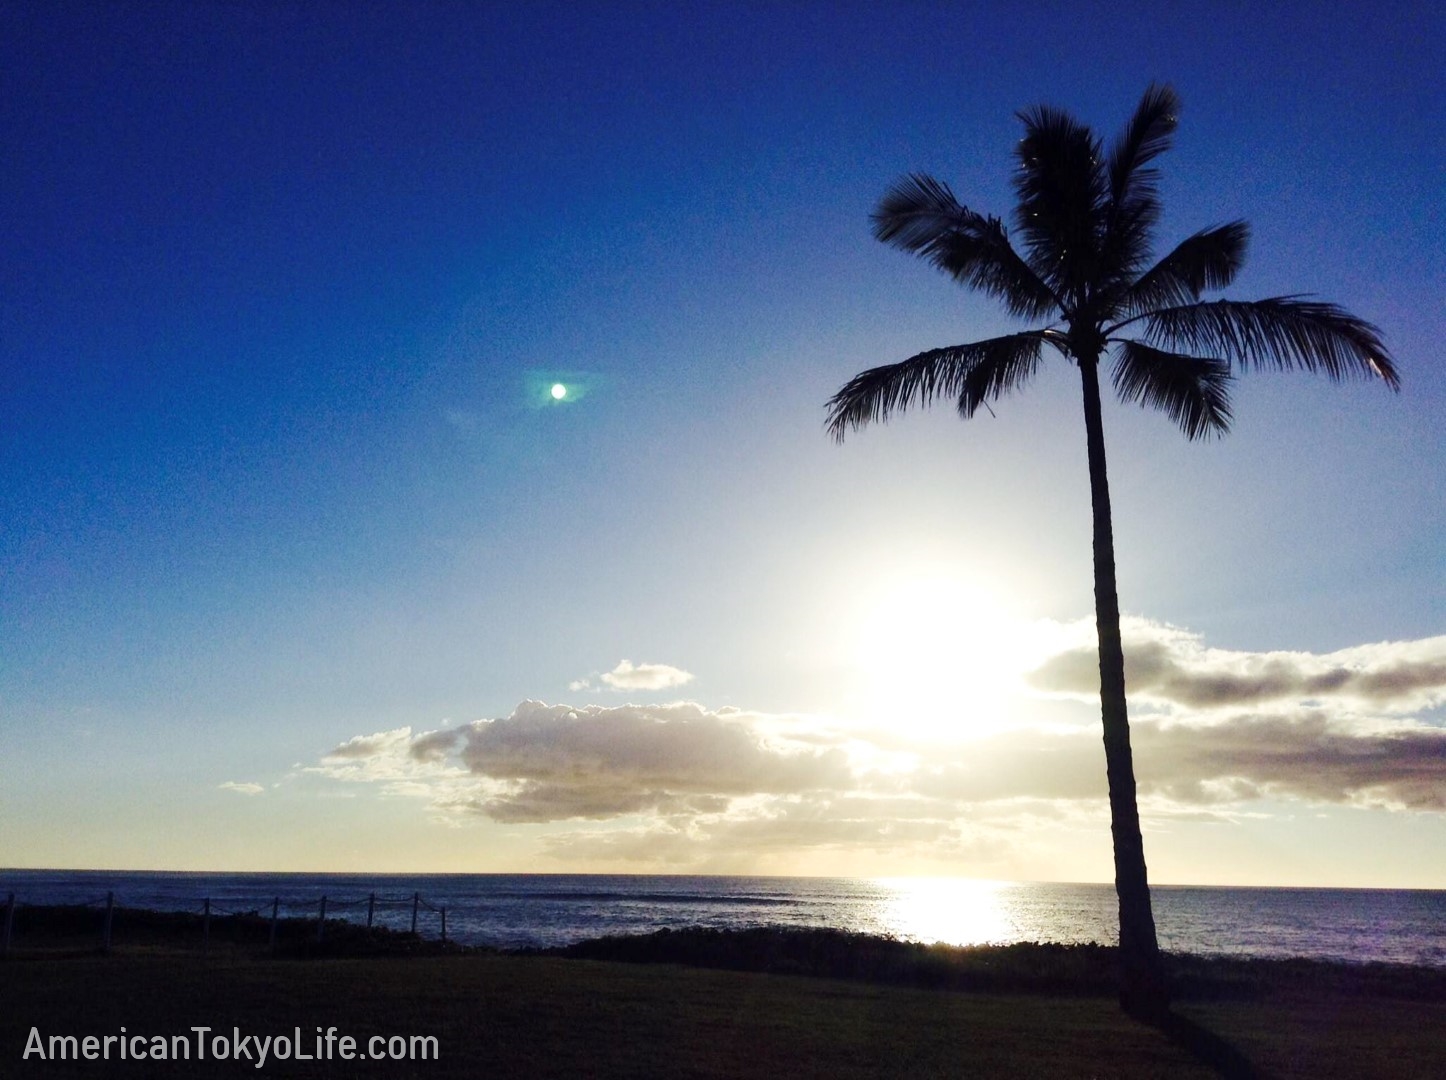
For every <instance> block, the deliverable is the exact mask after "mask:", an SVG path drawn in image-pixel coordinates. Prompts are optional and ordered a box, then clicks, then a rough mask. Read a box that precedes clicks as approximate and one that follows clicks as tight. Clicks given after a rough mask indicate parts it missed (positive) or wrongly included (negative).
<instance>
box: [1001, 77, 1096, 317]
mask: <svg viewBox="0 0 1446 1080" xmlns="http://www.w3.org/2000/svg"><path fill="white" fill-rule="evenodd" d="M1019 118H1020V119H1021V120H1023V121H1024V127H1025V134H1024V138H1023V139H1021V140H1020V142H1019V145H1018V147H1017V148H1016V149H1015V156H1016V157H1017V158H1018V159H1019V168H1018V169H1016V170H1015V175H1014V190H1015V194H1016V195H1017V196H1018V205H1017V206H1016V207H1015V211H1014V215H1015V221H1014V223H1015V231H1016V232H1017V233H1019V234H1020V235H1021V236H1023V237H1024V242H1025V251H1026V256H1025V259H1026V261H1027V262H1028V263H1029V265H1030V268H1031V269H1032V270H1033V271H1034V272H1035V274H1036V275H1038V276H1039V278H1040V279H1041V280H1042V281H1044V282H1045V283H1046V284H1047V285H1049V286H1050V288H1052V289H1053V290H1054V292H1055V293H1056V295H1058V296H1060V297H1061V298H1064V299H1066V301H1067V302H1069V303H1073V302H1075V301H1077V300H1078V299H1080V298H1081V297H1083V295H1084V293H1085V290H1086V289H1087V287H1088V286H1089V284H1090V283H1091V282H1092V281H1093V280H1094V277H1095V270H1096V266H1097V264H1098V257H1099V237H1100V232H1101V229H1100V214H1101V208H1102V207H1103V205H1104V202H1105V179H1104V170H1103V169H1102V167H1101V163H1100V154H1101V150H1100V144H1099V140H1097V139H1096V138H1095V137H1094V135H1093V133H1091V131H1090V129H1089V128H1087V127H1085V126H1084V125H1083V124H1081V123H1079V122H1078V121H1077V120H1075V119H1074V118H1073V117H1071V116H1070V115H1069V114H1068V113H1065V112H1061V111H1060V110H1058V109H1053V108H1050V107H1048V106H1044V105H1041V106H1037V107H1036V108H1033V109H1030V110H1027V111H1026V112H1022V113H1020V114H1019Z"/></svg>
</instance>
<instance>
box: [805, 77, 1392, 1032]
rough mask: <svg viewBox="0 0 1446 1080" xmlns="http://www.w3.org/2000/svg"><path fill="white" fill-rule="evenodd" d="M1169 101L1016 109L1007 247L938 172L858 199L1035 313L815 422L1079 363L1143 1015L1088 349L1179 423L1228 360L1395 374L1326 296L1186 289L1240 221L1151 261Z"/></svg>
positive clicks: (1119, 654)
mask: <svg viewBox="0 0 1446 1080" xmlns="http://www.w3.org/2000/svg"><path fill="white" fill-rule="evenodd" d="M1178 111H1179V102H1178V100H1177V98H1176V96H1175V93H1174V91H1173V90H1171V89H1170V88H1169V87H1168V86H1155V85H1152V86H1151V87H1150V88H1149V89H1148V90H1147V91H1146V92H1145V96H1144V97H1143V99H1141V101H1140V104H1139V106H1138V108H1136V110H1135V114H1134V116H1133V117H1132V118H1131V119H1130V122H1129V124H1128V125H1127V126H1126V128H1125V129H1124V131H1123V132H1122V133H1121V134H1120V135H1119V136H1118V137H1117V138H1116V139H1115V141H1114V143H1113V144H1112V145H1111V146H1110V148H1109V152H1108V153H1105V152H1104V148H1103V146H1102V144H1101V142H1100V140H1099V139H1098V138H1096V136H1095V135H1094V133H1093V132H1091V131H1090V129H1089V128H1087V127H1085V126H1084V125H1082V124H1080V123H1079V122H1078V121H1076V120H1075V119H1074V118H1073V117H1071V116H1069V115H1068V114H1067V113H1065V112H1062V111H1060V110H1058V109H1054V108H1050V107H1046V106H1040V107H1036V108H1033V109H1030V110H1027V111H1025V112H1022V113H1020V114H1019V118H1020V120H1021V121H1022V122H1023V123H1024V129H1025V134H1024V138H1023V139H1022V140H1021V141H1020V143H1019V145H1018V147H1017V148H1016V150H1015V156H1016V158H1017V159H1018V168H1017V171H1016V173H1015V177H1014V189H1015V193H1016V195H1017V197H1018V203H1017V205H1016V206H1015V208H1014V218H1013V224H1014V232H1015V235H1016V236H1018V237H1020V238H1022V240H1023V247H1022V250H1016V249H1015V247H1014V246H1013V245H1012V244H1011V243H1010V234H1009V231H1008V230H1007V229H1006V228H1005V226H1004V224H1003V223H1002V222H1001V221H1000V219H999V218H995V217H986V216H984V215H983V214H980V213H977V212H976V211H974V210H971V209H969V208H968V207H966V206H964V205H962V204H961V203H959V202H958V201H957V200H956V199H955V197H954V193H953V192H952V191H950V189H949V187H948V186H947V185H946V184H943V183H941V182H940V181H938V180H935V179H934V178H932V177H930V176H925V175H919V174H915V175H911V176H908V177H905V178H904V179H902V180H900V181H899V182H898V183H896V184H895V185H894V186H893V187H892V188H891V189H890V190H889V191H888V192H887V193H886V194H885V196H884V198H883V200H882V201H881V202H880V203H879V207H878V209H877V210H876V211H875V213H874V215H873V226H874V235H875V236H876V237H877V238H878V239H879V240H882V241H883V242H885V243H887V244H891V245H893V246H894V247H897V248H901V249H902V250H904V251H909V252H913V253H915V254H917V255H920V256H922V257H923V258H925V259H927V260H928V261H929V262H931V263H933V264H934V265H935V266H937V267H938V268H939V269H941V270H943V271H944V272H945V273H947V274H949V275H950V276H952V277H953V278H954V279H955V280H956V281H958V282H960V283H961V284H963V285H965V286H968V287H969V288H972V289H977V290H979V291H981V292H984V293H986V294H988V295H990V296H992V297H994V298H995V299H997V300H999V301H1000V302H1002V303H1003V305H1004V307H1005V308H1006V310H1008V312H1009V313H1010V314H1011V315H1013V316H1015V317H1017V318H1022V319H1029V320H1032V321H1036V322H1045V323H1046V325H1044V326H1042V327H1041V328H1039V329H1032V330H1024V331H1021V332H1020V333H1015V334H1007V335H1005V336H1003V337H996V338H990V339H988V340H985V341H976V342H973V343H972V344H968V345H952V346H948V347H946V348H942V349H931V350H929V351H928V352H922V353H920V354H919V355H917V356H914V357H911V358H909V359H908V360H904V361H902V362H901V363H897V364H889V365H886V366H883V367H876V368H872V369H870V370H868V371H865V372H863V373H861V374H859V375H857V376H855V377H854V378H853V379H852V380H851V381H850V382H849V383H848V384H847V385H846V386H844V388H843V389H842V390H840V391H839V392H838V393H837V394H835V395H834V396H833V397H832V398H831V399H830V400H829V403H828V430H829V432H830V433H831V434H832V435H833V436H834V437H835V438H836V439H838V440H840V441H842V440H843V438H844V435H845V434H846V433H847V432H849V431H852V430H856V429H858V428H861V427H863V426H864V425H865V424H867V423H869V422H872V421H880V422H881V421H884V420H887V419H888V418H889V417H890V416H892V415H893V414H894V413H895V412H896V411H899V410H902V409H904V408H905V407H907V406H909V405H912V404H918V405H928V404H930V403H931V402H933V401H934V400H935V399H936V398H939V397H948V398H953V399H955V400H956V402H957V404H958V409H959V413H960V415H961V416H963V417H964V418H966V419H967V418H968V417H971V416H973V415H974V413H975V411H976V410H977V409H978V408H979V406H980V405H984V406H985V407H986V408H988V403H989V402H991V401H994V400H996V399H997V398H999V397H1000V396H1001V395H1003V394H1005V393H1006V392H1008V391H1011V390H1014V389H1016V388H1018V387H1021V386H1023V385H1024V384H1025V383H1027V382H1028V381H1029V379H1030V377H1031V376H1032V375H1033V374H1034V373H1035V370H1036V369H1037V368H1038V366H1039V363H1040V359H1041V355H1042V354H1043V351H1044V347H1045V346H1046V345H1047V346H1050V347H1051V348H1053V349H1054V350H1055V351H1056V352H1058V353H1059V354H1060V355H1062V356H1063V357H1064V358H1065V359H1066V360H1067V361H1069V362H1070V363H1072V364H1074V365H1075V366H1076V367H1078V368H1079V374H1080V382H1081V384H1082V386H1083V391H1084V416H1085V445H1086V449H1087V452H1088V457H1089V477H1090V498H1091V505H1092V507H1093V511H1094V574H1095V619H1096V623H1097V626H1098V631H1099V655H1100V704H1101V712H1102V716H1103V721H1104V743H1105V769H1106V773H1107V776H1108V779H1109V798H1110V818H1111V831H1112V834H1113V840H1114V854H1115V888H1116V891H1117V893H1118V895H1119V908H1120V949H1119V955H1120V975H1121V995H1120V996H1121V1003H1122V1004H1123V1005H1124V1007H1125V1009H1126V1010H1127V1011H1129V1012H1131V1013H1133V1014H1135V1015H1141V1016H1146V1017H1159V1016H1163V1015H1164V1014H1165V1013H1166V1012H1167V1011H1168V1008H1169V996H1168V988H1167V983H1166V979H1165V973H1164V966H1163V964H1162V961H1161V958H1160V950H1159V945H1158V943H1157V941H1156V937H1155V920H1154V914H1153V912H1152V911H1151V908H1150V889H1149V883H1148V880H1147V877H1146V872H1145V852H1144V845H1143V843H1142V841H1141V838H1140V815H1139V809H1138V807H1137V805H1136V798H1135V773H1134V764H1133V761H1132V758H1131V754H1130V725H1129V717H1128V714H1127V711H1126V707H1125V666H1124V652H1123V648H1122V646H1121V643H1120V609H1119V599H1118V596H1117V593H1116V587H1115V550H1114V538H1113V534H1112V529H1111V522H1110V494H1109V485H1108V482H1107V480H1106V476H1105V439H1104V428H1103V426H1102V422H1101V415H1100V387H1099V366H1100V361H1101V359H1102V358H1103V357H1105V356H1106V355H1109V356H1110V357H1111V358H1112V362H1113V366H1112V368H1111V378H1112V379H1113V382H1114V387H1115V391H1116V393H1117V394H1118V395H1119V397H1120V399H1121V400H1122V401H1126V402H1138V403H1139V404H1141V405H1143V406H1149V407H1153V408H1157V409H1161V410H1163V411H1164V412H1165V413H1166V414H1167V415H1168V416H1169V417H1170V418H1171V419H1172V420H1174V421H1175V422H1176V423H1177V424H1179V425H1180V428H1181V430H1182V431H1183V432H1184V434H1185V436H1186V437H1187V438H1189V439H1199V438H1204V437H1207V436H1213V435H1220V434H1223V433H1225V432H1226V431H1227V430H1229V427H1230V398H1229V392H1230V384H1231V381H1232V375H1233V367H1234V366H1236V365H1238V366H1239V367H1241V368H1250V367H1258V368H1259V367H1265V368H1276V369H1284V370H1289V369H1293V368H1297V367H1299V368H1304V369H1305V370H1307V371H1320V372H1324V373H1325V374H1326V375H1328V376H1330V377H1331V378H1332V379H1337V380H1338V379H1341V378H1343V377H1345V376H1351V375H1363V376H1366V377H1371V378H1379V379H1382V380H1384V381H1385V382H1386V384H1387V385H1389V386H1390V387H1392V388H1393V389H1395V388H1397V387H1398V385H1399V379H1398V376H1397V374H1396V367H1395V363H1394V361H1393V360H1392V358H1391V356H1390V353H1389V352H1388V351H1387V350H1386V348H1385V346H1384V345H1383V344H1382V342H1381V337H1380V332H1379V331H1378V330H1377V328H1376V327H1374V326H1372V325H1371V324H1370V323H1367V322H1364V321H1362V320H1361V319H1358V318H1356V317H1355V316H1354V315H1351V314H1350V313H1349V312H1347V311H1345V310H1343V309H1341V308H1339V307H1337V306H1336V305H1334V304H1327V303H1320V302H1317V301H1314V300H1311V299H1308V298H1306V297H1304V296H1299V295H1294V296H1277V297H1272V298H1270V299H1266V300H1253V301H1242V300H1214V301H1210V302H1205V301H1202V300H1201V299H1200V297H1201V294H1202V293H1203V292H1204V291H1205V290H1207V289H1223V288H1225V287H1226V286H1228V285H1229V284H1230V283H1231V281H1232V280H1233V279H1234V277H1235V275H1236V273H1237V272H1238V271H1239V269H1240V267H1241V265H1242V263H1243V261H1244V256H1245V247H1246V241H1247V237H1248V228H1247V226H1246V225H1245V223H1244V222H1242V221H1234V222H1230V223H1229V224H1226V225H1217V226H1213V227H1211V228H1208V229H1203V230H1201V231H1200V232H1197V233H1196V234H1195V235H1193V236H1190V237H1188V238H1186V239H1185V240H1183V241H1182V242H1181V243H1180V244H1179V245H1178V246H1176V247H1175V249H1174V250H1173V251H1171V252H1170V253H1169V254H1168V255H1166V256H1165V257H1164V258H1162V259H1160V260H1159V261H1158V262H1155V263H1154V264H1153V265H1151V250H1150V249H1151V242H1152V234H1153V232H1154V226H1155V224H1156V223H1157V221H1158V220H1159V216H1160V200H1159V193H1158V187H1157V179H1158V177H1157V173H1156V171H1155V170H1154V169H1153V168H1152V167H1150V163H1151V162H1152V161H1153V160H1154V159H1155V158H1156V157H1158V156H1159V155H1160V154H1161V153H1162V152H1164V151H1165V150H1166V149H1168V147H1169V145H1170V139H1171V136H1172V134H1173V133H1174V130H1175V125H1176V114H1177V112H1178Z"/></svg>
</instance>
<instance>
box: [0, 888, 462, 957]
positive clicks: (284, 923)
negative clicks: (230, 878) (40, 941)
mask: <svg viewBox="0 0 1446 1080" xmlns="http://www.w3.org/2000/svg"><path fill="white" fill-rule="evenodd" d="M190 903H191V905H192V906H191V907H189V908H175V907H172V908H168V909H167V910H165V911H158V910H155V909H150V908H120V907H119V905H118V904H117V903H116V896H115V893H114V892H107V893H106V894H105V895H104V896H101V897H97V898H96V899H94V900H87V901H82V902H79V903H76V902H71V903H66V904H56V905H33V904H24V903H17V901H16V899H15V894H14V893H13V892H12V893H8V894H7V895H6V897H5V904H4V908H3V916H0V956H6V955H8V954H9V953H10V950H11V947H12V944H13V942H14V938H15V915H16V912H17V911H24V910H25V909H27V908H29V909H31V910H32V911H50V910H58V911H65V912H67V913H78V912H80V911H83V910H85V909H94V910H95V911H96V913H97V918H96V920H95V926H94V931H95V932H96V933H98V935H99V939H100V949H101V951H102V952H107V953H108V952H110V949H111V944H112V941H113V939H114V931H115V914H116V911H117V910H118V909H119V910H122V911H127V912H132V911H139V912H143V913H145V914H147V915H153V916H157V917H160V918H165V917H168V916H169V917H180V918H185V917H189V918H190V919H192V920H194V919H195V918H196V916H197V915H199V916H200V930H201V942H202V947H203V949H209V948H210V946H211V930H212V921H213V919H214V920H227V919H229V920H232V921H233V922H238V921H245V922H249V923H259V922H263V921H264V923H265V924H266V927H267V933H266V942H267V948H268V949H269V950H270V951H272V952H275V951H276V948H277V938H278V929H279V928H281V927H287V928H288V929H290V928H294V927H296V926H297V925H298V924H301V925H305V924H309V923H312V922H314V923H315V931H314V937H312V940H314V941H315V942H316V944H318V945H321V944H323V943H324V942H325V941H326V934H327V924H328V922H330V923H331V925H332V929H333V931H335V929H336V928H337V926H338V924H347V925H350V926H352V927H356V926H359V925H360V923H359V922H355V921H353V920H354V918H355V917H357V916H359V915H360V912H361V909H362V908H363V907H364V908H365V909H366V923H365V926H366V929H367V930H368V931H371V930H373V929H378V928H380V929H384V930H386V931H389V932H392V933H395V932H397V931H396V929H395V928H394V927H391V926H381V927H378V922H377V916H378V915H379V914H382V913H385V912H388V911H392V912H396V911H401V912H404V913H406V912H409V913H410V916H411V922H410V929H409V930H408V931H407V933H408V934H410V936H411V937H413V938H418V939H419V940H420V936H419V934H418V926H419V923H420V924H421V925H423V927H424V928H428V927H427V926H426V924H427V923H430V922H431V921H432V920H431V918H430V916H432V915H435V916H436V917H437V920H436V924H435V925H436V926H437V929H438V932H439V937H440V940H441V942H442V943H443V944H444V945H445V944H446V943H447V940H448V939H447V908H446V905H437V904H433V903H431V902H430V901H428V900H427V899H425V898H424V897H423V896H422V895H421V894H420V893H412V895H411V896H378V895H377V894H376V893H374V892H373V893H368V894H367V895H366V896H362V897H358V898H356V899H351V900H347V899H338V898H336V897H333V896H327V895H322V896H320V897H318V898H316V899H313V900H288V899H283V898H282V897H280V896H270V897H264V898H260V899H244V898H236V897H230V898H228V899H227V900H226V903H225V906H223V905H221V904H220V903H218V902H216V901H214V900H213V899H212V898H211V897H201V898H199V899H195V900H192V901H190ZM248 905H249V906H248ZM198 909H199V910H198ZM424 912H425V913H426V915H427V918H426V919H423V913H424ZM82 921H84V920H82ZM293 936H294V935H293Z"/></svg>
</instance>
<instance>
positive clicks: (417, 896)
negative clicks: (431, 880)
mask: <svg viewBox="0 0 1446 1080" xmlns="http://www.w3.org/2000/svg"><path fill="white" fill-rule="evenodd" d="M421 902H422V894H421V893H412V933H414V934H415V933H416V932H417V905H418V904H420V903H421Z"/></svg>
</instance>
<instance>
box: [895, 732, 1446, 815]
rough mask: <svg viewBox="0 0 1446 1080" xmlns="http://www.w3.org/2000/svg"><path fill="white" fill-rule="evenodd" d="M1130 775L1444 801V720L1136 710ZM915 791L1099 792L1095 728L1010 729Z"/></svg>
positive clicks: (984, 796)
mask: <svg viewBox="0 0 1446 1080" xmlns="http://www.w3.org/2000/svg"><path fill="white" fill-rule="evenodd" d="M1130 728H1131V742H1132V744H1133V749H1134V759H1135V778H1136V781H1137V783H1138V785H1139V790H1140V794H1141V795H1142V796H1153V797H1155V798H1156V801H1157V803H1177V804H1187V805H1195V806H1199V805H1219V804H1227V803H1241V802H1248V801H1252V800H1257V799H1264V798H1272V799H1303V800H1306V801H1309V802H1316V803H1336V804H1342V805H1354V806H1377V807H1384V808H1388V809H1399V810H1446V729H1442V728H1438V727H1433V726H1430V725H1427V724H1421V723H1412V722H1405V723H1403V722H1399V721H1397V722H1393V723H1391V724H1389V725H1384V726H1383V725H1381V724H1379V723H1369V722H1361V721H1355V722H1352V721H1347V720H1341V719H1332V718H1330V717H1328V716H1327V715H1326V714H1325V713H1323V712H1320V711H1312V712H1305V713H1301V714H1298V715H1295V716H1277V715H1270V714H1266V715H1253V714H1251V715H1241V716H1236V717H1231V718H1229V719H1227V720H1223V721H1213V722H1210V723H1189V722H1179V721H1172V722H1165V721H1161V720H1148V719H1137V720H1135V721H1133V722H1132V723H1131V725H1130ZM908 782H909V785H910V788H911V789H912V790H913V791H916V792H918V793H919V794H921V795H927V796H930V797H932V798H938V799H950V800H955V801H957V802H960V803H965V804H974V803H989V802H996V801H1003V800H1012V799H1020V798H1033V799H1056V800H1059V799H1064V800H1103V799H1104V798H1105V796H1106V794H1107V789H1106V784H1105V772H1104V749H1103V747H1102V745H1101V740H1100V738H1099V736H1098V735H1097V734H1096V733H1095V732H1093V731H1079V732H1073V733H1069V732H1040V731H1018V732H1011V733H1008V734H1006V735H1001V736H998V737H996V738H993V739H990V740H988V741H987V742H983V743H979V744H976V745H975V746H973V747H970V748H968V752H967V753H965V754H961V760H959V761H955V762H950V763H949V764H947V765H937V766H926V767H922V768H920V769H919V770H918V772H916V773H915V774H913V775H912V776H911V777H909V778H908Z"/></svg>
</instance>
